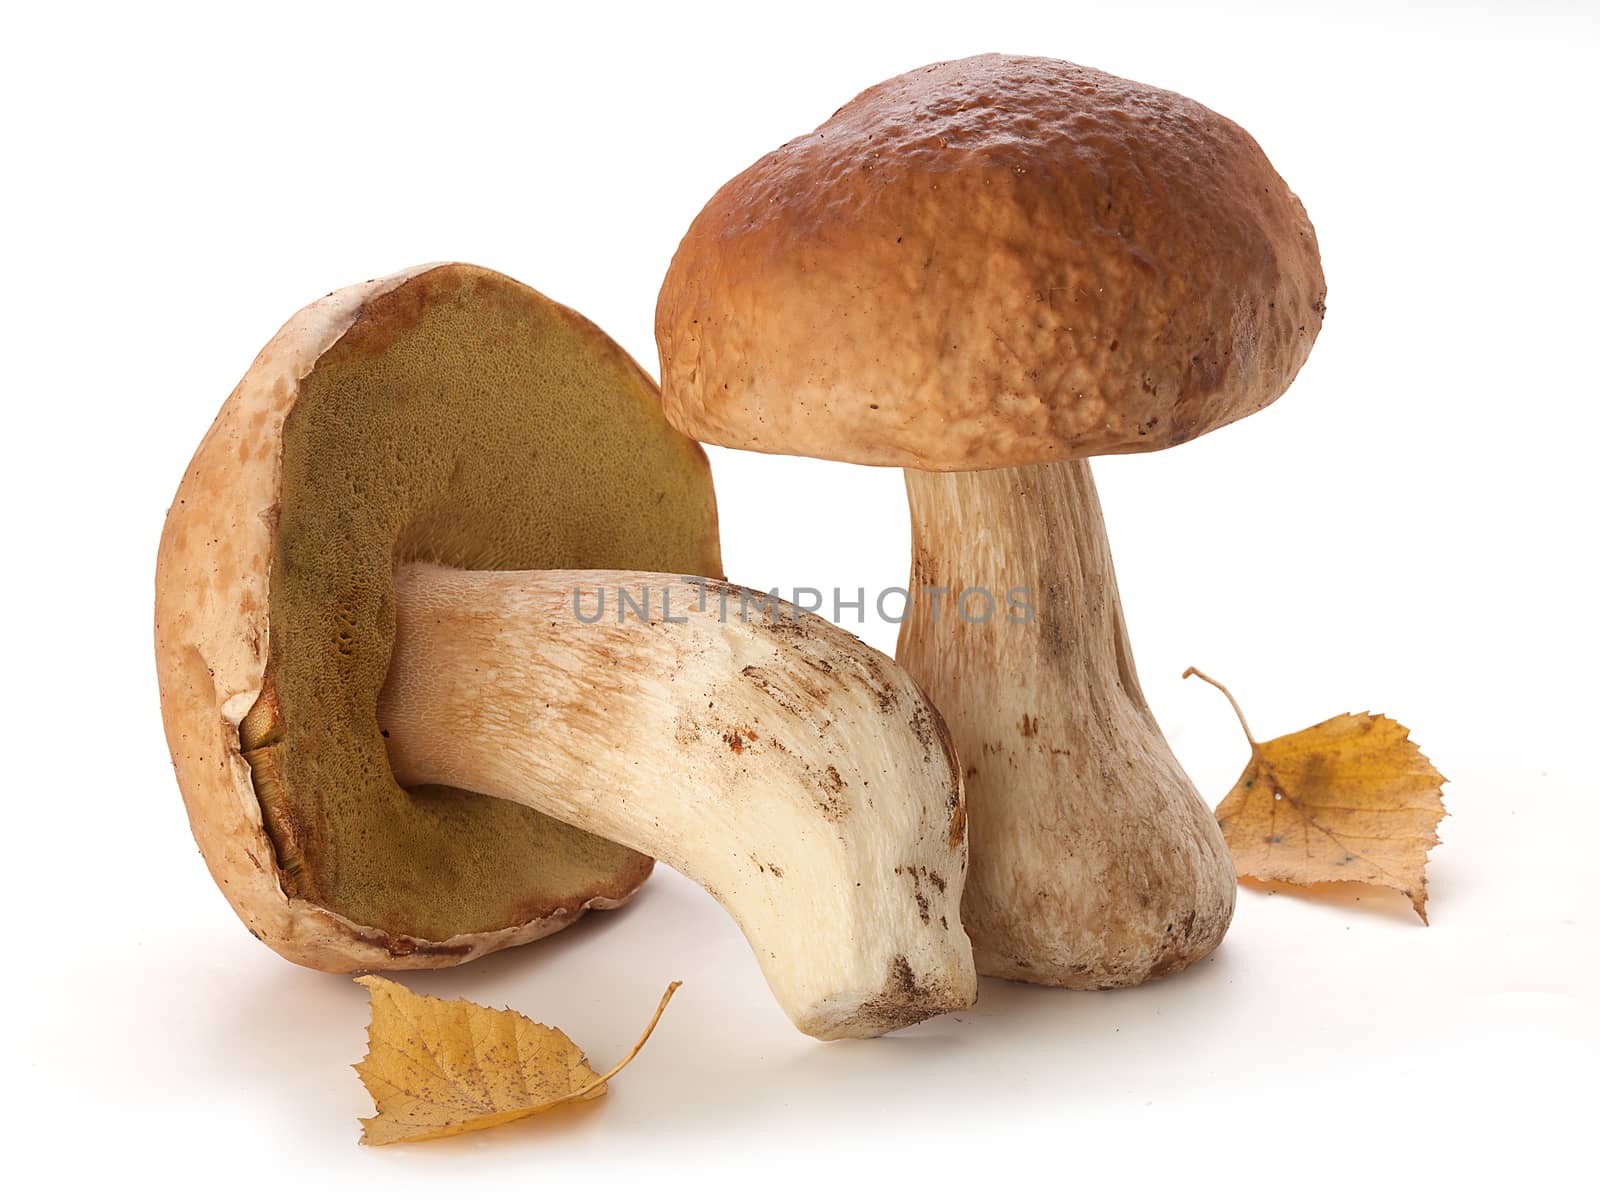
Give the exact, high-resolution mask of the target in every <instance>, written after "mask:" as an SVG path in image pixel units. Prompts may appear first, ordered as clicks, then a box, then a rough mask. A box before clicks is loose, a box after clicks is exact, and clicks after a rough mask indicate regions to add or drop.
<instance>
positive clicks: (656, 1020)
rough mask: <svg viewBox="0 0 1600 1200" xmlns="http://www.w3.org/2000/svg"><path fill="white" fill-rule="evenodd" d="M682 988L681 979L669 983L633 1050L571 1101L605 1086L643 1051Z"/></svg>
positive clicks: (576, 1093) (577, 1093) (574, 1095)
mask: <svg viewBox="0 0 1600 1200" xmlns="http://www.w3.org/2000/svg"><path fill="white" fill-rule="evenodd" d="M682 986H683V980H681V979H675V980H673V981H672V982H671V983H669V984H667V990H666V991H665V992H663V993H662V994H661V1003H660V1004H658V1005H656V1015H655V1016H653V1017H651V1018H650V1024H648V1025H646V1026H645V1028H644V1032H643V1033H641V1034H640V1035H639V1040H638V1041H637V1042H635V1043H634V1044H633V1049H632V1050H629V1051H628V1053H627V1054H625V1055H624V1056H623V1058H622V1061H621V1062H619V1063H618V1064H617V1065H616V1066H614V1067H612V1068H611V1070H609V1071H607V1072H606V1073H605V1074H604V1075H602V1076H600V1078H599V1079H596V1080H595V1081H594V1082H593V1083H591V1084H590V1085H589V1086H588V1087H586V1088H584V1089H583V1090H582V1091H581V1092H575V1093H573V1095H572V1099H574V1100H577V1099H579V1098H581V1097H583V1096H587V1095H588V1094H589V1093H590V1092H592V1091H594V1090H595V1089H596V1088H599V1087H603V1086H605V1083H606V1081H607V1080H609V1079H611V1078H612V1077H613V1076H614V1075H616V1073H617V1072H618V1071H620V1070H622V1068H623V1067H625V1066H627V1065H628V1064H629V1063H631V1062H632V1061H633V1057H634V1055H636V1054H638V1053H639V1051H640V1050H642V1049H644V1044H645V1043H646V1042H648V1041H649V1040H650V1035H651V1034H652V1033H654V1032H655V1031H656V1026H657V1025H658V1024H660V1022H661V1014H662V1013H664V1012H666V1011H667V1001H669V1000H671V999H672V993H673V992H675V991H677V990H678V989H679V988H681V987H682Z"/></svg>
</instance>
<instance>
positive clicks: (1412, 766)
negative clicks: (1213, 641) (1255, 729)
mask: <svg viewBox="0 0 1600 1200" xmlns="http://www.w3.org/2000/svg"><path fill="white" fill-rule="evenodd" d="M1189 675H1194V676H1197V677H1198V678H1200V679H1204V680H1205V681H1206V682H1207V683H1209V684H1211V685H1212V686H1213V687H1216V688H1218V689H1219V690H1220V691H1221V692H1222V693H1223V695H1225V696H1227V697H1228V701H1229V703H1230V704H1232V705H1233V708H1234V712H1236V713H1238V715H1239V723H1240V724H1241V725H1243V726H1244V732H1245V737H1246V738H1248V739H1249V741H1250V762H1249V764H1248V765H1247V766H1246V767H1245V769H1244V774H1242V775H1240V776H1239V782H1238V783H1236V784H1234V785H1233V790H1232V791H1230V792H1229V793H1228V795H1227V796H1226V797H1225V798H1224V799H1223V801H1222V803H1221V804H1219V805H1218V806H1217V821H1218V822H1219V823H1220V824H1221V825H1222V835H1223V837H1224V839H1225V840H1226V841H1227V843H1228V848H1229V850H1231V851H1232V852H1233V861H1234V866H1235V869H1236V870H1237V871H1238V873H1239V875H1240V876H1241V877H1248V878H1251V879H1260V880H1279V881H1282V882H1284V883H1294V884H1312V883H1334V882H1341V883H1366V884H1375V885H1378V886H1380V887H1389V888H1394V889H1395V890H1396V891H1398V892H1400V893H1402V894H1403V895H1404V896H1405V897H1406V898H1407V899H1409V900H1410V901H1411V906H1412V907H1413V908H1414V909H1416V912H1417V916H1419V917H1421V918H1422V921H1423V924H1427V921H1428V887H1427V880H1426V877H1425V875H1424V870H1425V868H1426V865H1427V860H1428V851H1429V850H1430V849H1432V848H1433V847H1434V846H1436V845H1438V844H1439V837H1438V834H1437V832H1436V828H1437V826H1438V824H1439V820H1440V818H1441V817H1443V816H1444V815H1445V808H1444V802H1443V799H1442V788H1443V785H1444V783H1445V782H1446V780H1445V778H1444V776H1443V775H1440V774H1439V772H1438V771H1436V770H1434V767H1433V764H1432V763H1431V762H1429V761H1428V759H1427V756H1426V755H1424V754H1423V753H1422V751H1421V750H1419V749H1418V748H1417V746H1416V744H1415V743H1413V742H1412V741H1411V737H1410V730H1408V729H1407V728H1406V727H1405V726H1404V725H1401V724H1400V723H1399V722H1398V721H1392V720H1390V719H1389V718H1388V717H1385V716H1381V715H1374V714H1372V713H1345V714H1343V715H1341V716H1337V717H1334V718H1332V719H1331V720H1327V721H1323V722H1322V723H1321V724H1320V725H1313V726H1312V727H1311V728H1309V729H1302V730H1301V731H1300V732H1299V733H1290V734H1285V735H1284V736H1283V737H1278V738H1273V739H1272V740H1271V741H1268V742H1257V741H1256V740H1255V738H1254V737H1252V736H1251V734H1250V726H1249V725H1248V724H1246V722H1245V719H1244V714H1243V713H1242V712H1240V710H1239V705H1238V703H1237V702H1236V701H1235V700H1234V699H1233V696H1232V695H1231V694H1230V693H1229V692H1228V689H1227V688H1225V687H1223V686H1222V685H1221V684H1220V683H1218V682H1217V681H1216V680H1214V679H1212V678H1211V677H1210V676H1208V675H1205V674H1203V673H1202V672H1200V671H1196V670H1195V669H1194V668H1193V667H1190V668H1189V670H1187V671H1185V672H1184V676H1185V678H1187V677H1188V676H1189Z"/></svg>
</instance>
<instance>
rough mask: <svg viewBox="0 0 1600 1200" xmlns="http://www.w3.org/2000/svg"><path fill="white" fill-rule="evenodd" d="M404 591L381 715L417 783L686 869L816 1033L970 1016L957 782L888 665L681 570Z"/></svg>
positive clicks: (793, 1015) (862, 1033)
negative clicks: (959, 1012) (964, 1011)
mask: <svg viewBox="0 0 1600 1200" xmlns="http://www.w3.org/2000/svg"><path fill="white" fill-rule="evenodd" d="M394 594H395V603H396V609H397V611H396V633H395V644H394V651H393V655H392V658H391V661H390V668H389V675H388V679H387V682H386V683H385V685H384V691H383V694H382V696H381V698H380V701H379V721H380V723H381V725H382V728H383V730H384V733H385V735H386V737H387V738H388V743H387V744H388V746H389V750H390V762H391V765H392V767H393V770H394V773H395V776H396V778H397V779H399V780H400V782H401V783H402V784H405V785H408V786H409V785H415V784H424V783H435V784H448V785H452V786H455V787H465V788H468V789H470V790H472V791H478V792H484V793H487V794H489V795H494V796H501V797H504V798H507V799H511V800H516V801H519V802H521V803H524V804H527V805H529V806H530V807H533V808H536V809H538V810H540V811H541V812H544V813H546V814H548V815H550V816H554V817H557V818H559V819H560V820H563V821H566V822H569V823H570V824H573V825H576V826H578V827H579V828H581V829H584V830H587V831H589V832H591V833H596V834H599V835H601V836H602V837H606V838H610V839H612V840H614V841H617V842H620V843H622V844H623V845H626V846H630V847H632V848H635V849H637V850H640V851H642V852H644V853H646V854H649V855H652V856H654V857H656V858H659V859H660V860H661V861H663V862H665V863H668V864H669V865H671V866H673V867H675V868H676V869H677V870H679V871H681V872H682V873H683V874H685V875H687V876H689V877H690V878H691V879H694V880H695V881H696V882H698V883H699V884H700V885H701V886H703V887H704V888H705V889H706V890H707V891H708V892H710V893H711V895H712V896H713V897H715V898H716V899H717V900H718V901H719V902H720V903H721V904H722V905H723V907H724V908H726V909H727V910H728V912H729V913H730V914H731V915H732V916H733V918H734V919H735V921H737V922H738V924H739V926H740V928H741V929H742V930H743V931H744V934H745V936H746V938H748V939H749V942H750V945H751V947H752V949H754V951H755V953H756V957H757V958H758V959H759V960H760V963H761V967H762V970H763V971H764V972H765V973H766V977H767V981H768V983H769V985H770V986H771V988H772V991H773V993H774V994H775V995H776V997H777V999H778V1001H779V1003H780V1004H782V1005H783V1008H784V1010H785V1012H787V1013H788V1014H789V1017H790V1019H791V1020H793V1021H794V1023H795V1025H796V1026H798V1027H799V1028H800V1029H801V1030H802V1031H803V1032H805V1033H808V1034H811V1035H812V1036H814V1037H819V1038H837V1037H871V1036H874V1035H877V1034H880V1033H884V1032H887V1031H888V1030H891V1029H896V1028H898V1027H900V1026H903V1025H908V1024H911V1023H913V1022H916V1021H920V1020H922V1019H924V1018H926V1017H929V1016H932V1015H934V1014H936V1013H940V1012H945V1011H948V1010H951V1009H957V1008H964V1007H966V1006H968V1005H970V1004H971V1003H972V1001H973V998H974V996H975V994H976V988H977V981H976V976H975V974H974V972H973V965H972V953H971V947H970V944H969V942H968V940H967V936H966V934H965V933H964V932H963V930H962V927H961V922H960V895H961V887H962V881H963V878H964V876H965V872H966V841H965V824H966V818H965V810H964V805H963V801H962V791H961V782H960V779H959V775H958V772H957V768H956V766H955V758H954V753H953V751H952V750H951V748H950V745H949V741H948V735H947V734H946V733H945V730H944V726H943V724H942V723H941V721H940V719H939V716H938V714H937V713H936V712H935V711H934V710H933V708H932V707H931V706H930V705H929V704H928V702H927V700H926V699H925V698H924V697H923V696H922V694H921V693H920V692H919V691H918V690H917V687H916V685H915V684H914V683H913V682H912V681H911V679H910V678H909V677H908V676H907V675H906V674H905V673H904V672H903V671H901V670H899V669H898V668H897V667H896V666H895V665H894V663H892V662H891V661H890V660H889V659H887V658H886V657H884V656H882V655H880V654H878V653H877V652H876V651H874V650H872V649H870V648H869V647H867V646H866V645H864V644H862V643H861V642H859V641H857V640H856V639H855V638H853V637H851V636H850V635H849V634H847V633H845V632H844V631H843V630H841V629H838V628H836V627H835V626H832V625H829V624H828V623H827V622H825V621H822V620H821V619H819V618H816V617H813V616H810V615H809V614H803V613H798V612H796V611H795V610H794V609H793V608H791V607H789V606H787V605H777V604H775V603H774V606H773V608H772V609H771V610H765V611H764V610H762V609H761V608H760V607H758V606H756V605H753V604H750V603H749V602H748V601H742V600H741V595H749V594H741V593H740V592H738V591H737V590H736V589H732V588H729V587H728V586H727V585H725V584H719V583H713V582H709V581H702V580H688V579H684V578H682V577H679V576H673V575H662V574H651V573H642V572H597V571H540V572H491V571H460V570H454V569H451V568H442V567H434V566H421V565H417V566H408V567H403V568H401V569H400V570H399V571H397V572H396V576H395V589H394Z"/></svg>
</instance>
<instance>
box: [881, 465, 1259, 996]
mask: <svg viewBox="0 0 1600 1200" xmlns="http://www.w3.org/2000/svg"><path fill="white" fill-rule="evenodd" d="M906 488H907V491H908V492H909V494H910V500H911V522H912V532H913V537H914V539H915V548H914V553H913V558H912V586H911V592H912V601H913V603H912V608H911V612H910V615H909V617H908V619H907V621H906V623H905V624H903V625H902V626H901V630H900V645H899V655H898V658H899V661H900V663H901V665H903V666H904V667H906V668H907V669H908V670H909V671H910V672H911V674H912V675H913V676H914V677H915V678H916V680H917V681H918V682H919V683H920V684H921V685H922V687H923V689H924V690H925V691H926V692H927V694H928V696H929V697H930V698H931V699H932V700H933V702H934V704H936V705H937V706H938V708H939V711H940V712H941V713H943V714H944V718H945V720H946V721H947V722H949V726H950V731H951V735H952V736H953V737H954V739H955V743H956V748H957V750H958V752H959V754H960V757H961V764H962V768H963V770H964V773H965V778H966V786H967V805H968V812H969V820H970V823H971V834H970V840H971V846H972V862H971V868H970V871H969V874H968V878H967V890H966V894H965V898H964V900H963V902H962V919H963V920H964V922H965V923H966V926H967V932H968V934H969V935H970V936H971V938H972V943H973V950H974V954H975V956H976V959H977V964H978V970H979V971H980V973H982V974H985V975H995V976H1000V977H1001V978H1005V979H1023V980H1029V981H1031V982H1035V983H1045V984H1053V985H1056V986H1060V987H1075V988H1106V987H1121V986H1126V985H1129V984H1136V983H1139V982H1141V981H1143V980H1145V979H1149V978H1152V977H1154V976H1158V975H1165V974H1168V973H1170V972H1173V971H1177V970H1180V969H1182V968H1183V967H1185V966H1187V965H1188V964H1189V963H1192V962H1194V961H1195V960H1196V959H1198V958H1201V957H1202V956H1204V955H1205V954H1207V953H1209V952H1210V951H1211V950H1212V949H1213V948H1214V947H1215V946H1216V945H1217V943H1218V942H1220V941H1221V940H1222V935H1223V934H1224V933H1225V932H1226V931H1227V928H1228V922H1229V920H1230V919H1231V918H1232V916H1233V904H1234V891H1235V882H1234V872H1233V864H1232V860H1231V859H1230V857H1229V855H1228V848H1227V846H1226V844H1225V843H1224V842H1223V840H1222V835H1221V833H1220V831H1219V829H1218V827H1217V822H1216V820H1215V819H1214V818H1213V817H1212V815H1211V811H1210V809H1208V808H1207V807H1206V805H1205V803H1204V802H1203V801H1202V800H1201V799H1200V797H1199V795H1198V794H1197V793H1196V791H1195V789H1194V785H1193V784H1192V783H1190V782H1189V778H1188V776H1187V775H1185V774H1184V772H1183V768H1182V767H1180V766H1179V765H1178V762H1177V760H1176V759H1175V758H1174V757H1173V755H1172V751H1171V750H1170V749H1169V748H1168V746H1167V743H1166V739H1165V738H1164V737H1163V736H1162V734H1161V730H1160V729H1159V728H1158V727H1157V725H1156V722H1155V719H1154V717H1152V716H1151V713H1150V709H1149V706H1148V705H1147V704H1146V703H1145V699H1144V695H1143V694H1142V693H1141V691H1140V690H1139V681H1138V679H1137V677H1136V676H1135V674H1134V669H1133V657H1132V655H1131V653H1130V651H1129V647H1128V635H1127V630H1126V628H1125V627H1124V625H1123V618H1122V603H1121V600H1120V599H1119V598H1118V596H1117V583H1116V576H1115V575H1114V573H1113V571H1112V567H1111V551H1110V547H1109V546H1108V544H1107V541H1106V533H1105V526H1104V523H1103V521H1102V519H1101V514H1100V502H1099V499H1098V497H1097V496H1096V495H1095V489H1094V480H1093V478H1092V477H1091V476H1090V473H1089V466H1088V464H1087V463H1085V462H1065V463H1059V464H1052V465H1048V466H1037V467H1025V468H1017V469H1002V470H993V471H972V472H961V473H951V474H932V473H928V472H922V471H907V472H906ZM941 588H944V589H948V592H945V593H936V591H935V589H941ZM967 589H978V590H976V591H972V592H967ZM963 593H966V595H965V599H964V602H963ZM936 594H937V595H938V596H939V599H940V601H941V603H940V604H939V606H938V610H937V613H935V609H934V605H933V599H934V596H935V595H936ZM1008 594H1009V595H1008ZM989 596H992V597H993V601H994V603H993V610H992V613H991V615H990V616H989V617H988V619H987V620H979V619H978V618H979V617H980V616H981V615H982V613H983V611H984V601H985V598H986V597H989ZM1008 600H1009V601H1011V603H1009V604H1008Z"/></svg>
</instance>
